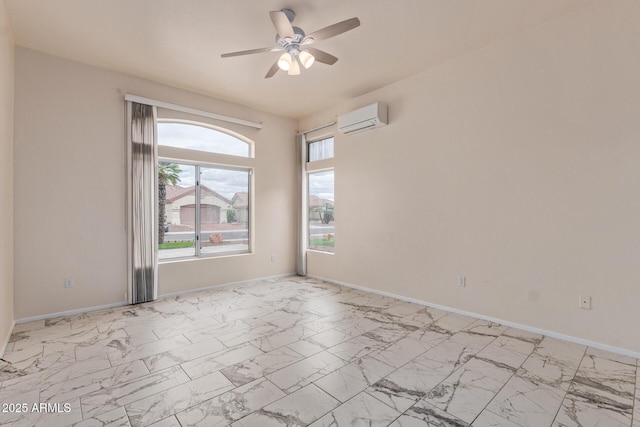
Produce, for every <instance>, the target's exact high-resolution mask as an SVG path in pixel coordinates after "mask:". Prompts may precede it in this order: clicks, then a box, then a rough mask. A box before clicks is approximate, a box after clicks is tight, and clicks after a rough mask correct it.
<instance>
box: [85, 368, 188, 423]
mask: <svg viewBox="0 0 640 427" xmlns="http://www.w3.org/2000/svg"><path fill="white" fill-rule="evenodd" d="M188 382H189V377H188V376H187V375H186V374H185V373H184V371H183V370H182V369H180V367H179V366H176V367H173V368H169V369H165V370H164V371H160V372H155V373H151V374H149V375H145V376H143V377H140V378H136V379H135V380H133V381H130V382H127V383H125V384H116V385H114V386H111V387H105V388H100V389H99V390H96V391H95V392H92V393H89V394H86V395H84V396H83V397H81V398H80V403H81V405H82V414H83V415H84V416H89V417H93V416H95V415H98V414H101V413H103V412H107V411H110V410H113V409H116V408H118V407H120V406H125V405H127V404H129V403H131V402H135V401H137V400H140V399H144V398H145V397H148V396H151V395H154V394H156V393H160V392H162V391H164V390H168V389H170V388H172V387H175V386H177V385H180V384H184V383H188Z"/></svg>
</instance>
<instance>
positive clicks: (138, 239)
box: [128, 102, 158, 304]
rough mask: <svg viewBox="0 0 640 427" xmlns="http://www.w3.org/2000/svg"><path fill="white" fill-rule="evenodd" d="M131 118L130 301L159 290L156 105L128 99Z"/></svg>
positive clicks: (141, 299) (145, 298) (148, 298)
mask: <svg viewBox="0 0 640 427" xmlns="http://www.w3.org/2000/svg"><path fill="white" fill-rule="evenodd" d="M128 111H129V117H130V126H129V130H130V134H129V138H130V144H129V146H130V200H129V202H130V209H129V213H130V218H129V230H130V232H129V238H130V240H131V241H130V246H129V247H130V255H129V262H130V268H129V271H130V274H131V302H132V303H133V304H137V303H141V302H146V301H153V300H154V299H156V298H157V296H158V289H157V246H158V244H157V234H156V231H157V224H156V221H157V214H156V189H157V187H158V186H157V179H158V174H157V171H156V167H157V155H156V108H155V107H152V106H150V105H144V104H138V103H136V102H128Z"/></svg>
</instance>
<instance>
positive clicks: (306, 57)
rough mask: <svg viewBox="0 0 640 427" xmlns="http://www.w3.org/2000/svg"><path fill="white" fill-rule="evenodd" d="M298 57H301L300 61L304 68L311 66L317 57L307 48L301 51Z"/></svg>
mask: <svg viewBox="0 0 640 427" xmlns="http://www.w3.org/2000/svg"><path fill="white" fill-rule="evenodd" d="M298 58H300V62H301V63H302V66H303V67H304V68H309V67H311V66H312V65H313V63H314V62H315V60H316V58H314V57H313V55H312V54H310V53H309V52H307V51H306V50H303V51H302V52H300V54H299V55H298Z"/></svg>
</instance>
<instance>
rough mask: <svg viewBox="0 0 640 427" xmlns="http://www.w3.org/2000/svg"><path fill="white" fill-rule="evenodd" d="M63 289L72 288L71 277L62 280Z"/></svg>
mask: <svg viewBox="0 0 640 427" xmlns="http://www.w3.org/2000/svg"><path fill="white" fill-rule="evenodd" d="M64 287H65V288H73V277H65V278H64Z"/></svg>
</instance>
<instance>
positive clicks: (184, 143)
mask: <svg viewBox="0 0 640 427" xmlns="http://www.w3.org/2000/svg"><path fill="white" fill-rule="evenodd" d="M158 145H165V146H169V147H177V148H187V149H190V150H198V151H207V152H210V153H220V154H230V155H232V156H242V157H249V144H247V143H246V142H244V141H242V140H240V139H238V138H236V137H234V136H231V135H228V134H226V133H224V132H220V131H217V130H215V129H211V128H207V127H204V126H196V125H189V124H184V123H162V122H159V123H158Z"/></svg>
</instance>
